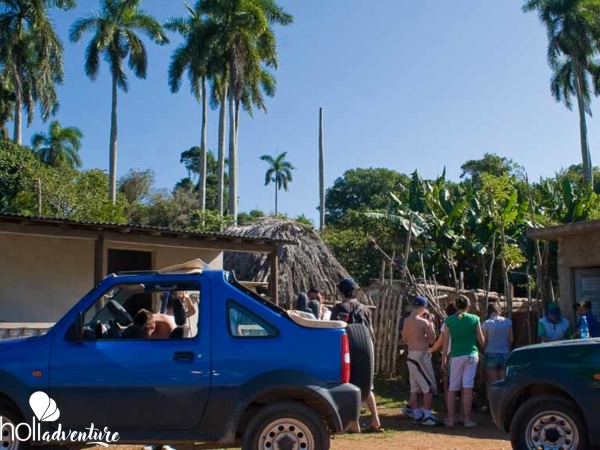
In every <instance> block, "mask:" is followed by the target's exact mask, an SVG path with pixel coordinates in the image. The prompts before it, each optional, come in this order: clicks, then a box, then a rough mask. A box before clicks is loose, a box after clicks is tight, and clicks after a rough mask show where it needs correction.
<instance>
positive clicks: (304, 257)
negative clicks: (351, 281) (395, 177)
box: [223, 218, 368, 307]
mask: <svg viewBox="0 0 600 450" xmlns="http://www.w3.org/2000/svg"><path fill="white" fill-rule="evenodd" d="M226 233H227V234H233V235H235V236H239V237H251V236H252V237H256V236H260V237H266V238H275V237H277V238H282V239H285V240H293V241H296V242H298V245H287V246H282V247H280V249H279V251H278V257H279V299H280V304H281V305H282V306H283V307H290V306H291V305H292V304H293V303H291V302H294V301H295V300H296V298H297V297H298V294H300V293H301V292H307V291H308V290H309V289H310V287H311V286H316V287H318V288H319V289H321V290H322V291H323V293H324V294H325V297H326V301H327V303H331V304H332V303H335V301H336V299H338V300H341V299H340V298H338V294H337V292H336V285H337V283H339V282H340V281H341V280H342V279H344V278H347V277H350V276H351V275H350V274H349V273H348V272H347V271H346V269H344V268H343V267H342V265H341V264H340V263H339V261H338V260H337V259H336V258H335V256H334V255H333V253H332V252H331V251H330V250H329V248H328V247H327V245H326V244H325V242H323V239H321V237H320V236H319V235H318V234H317V233H316V232H315V231H314V230H313V229H312V228H311V227H309V226H307V225H304V224H302V223H299V222H295V221H292V220H281V219H274V218H265V219H260V220H258V221H256V222H252V223H251V224H248V225H243V226H238V227H231V228H228V229H227V230H226ZM223 267H224V269H225V270H232V271H234V272H235V274H236V277H237V278H238V279H239V280H241V281H254V282H267V281H268V279H269V276H270V272H271V264H270V263H269V258H268V255H266V254H261V253H239V252H226V253H225V254H224V256H223ZM358 300H360V301H362V302H364V303H367V302H368V300H367V296H366V295H365V294H363V293H362V292H360V294H359V296H358Z"/></svg>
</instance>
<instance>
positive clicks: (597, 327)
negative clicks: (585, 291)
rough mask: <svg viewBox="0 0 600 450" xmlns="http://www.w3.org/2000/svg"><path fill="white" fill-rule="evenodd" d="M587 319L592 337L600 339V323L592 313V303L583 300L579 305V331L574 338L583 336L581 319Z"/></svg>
mask: <svg viewBox="0 0 600 450" xmlns="http://www.w3.org/2000/svg"><path fill="white" fill-rule="evenodd" d="M584 316H585V318H586V319H587V324H588V330H589V331H590V337H591V338H596V337H600V323H598V319H596V316H594V313H593V312H592V302H591V301H589V300H583V301H580V302H578V303H577V331H576V332H575V334H574V336H573V337H577V338H579V337H580V336H581V318H582V317H584Z"/></svg>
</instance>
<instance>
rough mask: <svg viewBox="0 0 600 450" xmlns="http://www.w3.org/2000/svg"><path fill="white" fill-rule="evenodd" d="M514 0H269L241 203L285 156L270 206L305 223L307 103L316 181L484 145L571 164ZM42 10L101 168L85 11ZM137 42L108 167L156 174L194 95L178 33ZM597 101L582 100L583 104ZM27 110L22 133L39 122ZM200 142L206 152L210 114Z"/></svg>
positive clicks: (563, 116) (544, 164)
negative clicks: (269, 78)
mask: <svg viewBox="0 0 600 450" xmlns="http://www.w3.org/2000/svg"><path fill="white" fill-rule="evenodd" d="M522 3H523V2H522V1H521V0H495V1H477V0H454V1H452V2H442V1H439V0H375V1H371V2H367V1H365V0H362V1H360V0H344V1H334V0H328V1H324V0H281V4H282V5H283V6H284V7H285V8H286V9H287V10H288V11H289V12H290V13H292V14H293V15H294V16H295V23H294V24H293V25H292V26H290V27H287V28H278V29H277V30H276V32H277V36H278V40H279V54H280V69H279V71H278V72H277V73H276V76H277V79H278V88H277V94H276V96H275V97H274V98H273V99H269V100H268V108H269V111H268V113H267V114H263V113H260V112H256V113H255V117H254V119H251V118H250V117H248V116H247V115H243V116H242V118H241V125H240V136H239V157H240V172H239V176H240V180H239V182H240V211H248V210H250V209H253V208H260V209H262V210H264V211H266V212H271V211H272V210H273V209H274V199H273V188H272V186H269V187H265V186H264V171H265V169H266V163H265V162H263V161H260V160H259V156H260V155H262V154H264V153H275V151H276V150H277V149H279V151H287V152H288V159H289V160H290V161H291V162H292V163H293V164H294V165H296V167H297V170H296V171H295V173H294V181H293V183H292V184H291V186H290V191H289V192H283V191H282V192H281V195H280V202H279V205H280V211H281V212H285V213H288V214H289V215H290V216H296V215H299V214H302V213H304V214H305V215H307V216H308V217H310V218H312V219H314V220H315V222H316V223H318V212H317V210H316V207H317V206H318V187H319V184H318V111H319V107H323V108H324V115H325V151H326V184H327V186H328V187H329V186H331V185H332V183H333V182H334V181H335V179H336V178H337V177H339V176H341V175H342V174H343V173H344V171H346V170H348V169H352V168H356V167H387V168H390V169H394V170H397V171H400V172H405V173H410V172H412V171H414V170H415V169H417V170H418V171H419V172H420V173H421V174H422V175H423V176H425V177H435V176H436V175H438V174H439V173H441V171H442V170H443V168H444V166H445V167H446V169H447V171H448V175H449V176H450V177H451V178H453V179H458V177H459V175H460V165H461V164H462V163H463V162H465V161H466V160H468V159H473V158H479V157H481V156H482V155H483V154H484V153H485V152H493V153H498V154H500V155H502V156H506V157H509V158H512V159H514V160H515V161H516V162H518V163H520V164H522V165H523V166H525V168H526V169H527V171H528V173H529V176H530V178H532V179H537V178H539V177H540V176H549V175H553V174H554V173H555V172H556V171H557V170H559V169H560V168H561V167H566V166H568V165H570V164H573V163H579V162H581V154H580V150H579V125H578V119H577V114H576V113H575V112H569V111H568V110H567V109H566V108H565V107H564V106H563V105H561V104H558V103H556V102H555V101H554V100H553V99H552V97H551V95H550V90H549V80H550V75H551V74H550V70H549V68H548V66H547V64H546V59H545V55H546V37H545V30H544V28H543V27H542V26H541V24H540V23H539V22H538V19H537V16H536V14H534V13H533V14H532V13H530V14H523V13H522V12H521V5H522ZM79 4H80V6H79V8H78V9H77V10H76V11H72V12H68V13H63V12H61V13H58V12H54V13H53V17H54V21H55V23H56V27H57V29H58V31H59V33H60V35H61V37H62V38H63V42H64V45H65V71H66V82H65V85H64V86H62V87H60V89H59V96H60V102H61V109H60V112H59V114H58V119H59V120H60V121H61V123H62V124H63V126H77V127H79V128H80V129H81V130H82V131H83V132H84V134H85V137H84V141H83V149H82V158H83V161H84V165H85V168H93V167H94V168H96V167H98V168H102V169H105V170H107V169H108V144H109V131H110V130H109V127H110V79H109V76H108V70H107V67H106V65H104V64H103V65H102V67H101V74H100V77H99V79H98V80H97V81H96V82H94V83H92V82H91V81H90V80H89V79H88V78H86V76H85V74H84V70H83V60H84V50H85V46H86V44H87V39H86V42H80V43H79V44H73V43H70V42H69V41H68V29H69V27H70V25H71V24H72V23H73V21H74V20H75V19H76V18H77V17H79V16H82V15H85V14H87V13H88V12H89V11H90V10H91V9H92V8H97V2H96V1H95V0H80V1H79ZM143 6H144V9H146V10H147V11H148V12H150V13H152V14H154V15H155V16H156V17H157V18H158V19H159V20H161V21H164V20H165V19H166V18H167V17H169V16H173V15H175V16H177V15H183V14H185V12H186V11H185V9H184V7H183V4H182V3H181V2H180V1H177V0H144V1H143ZM170 36H172V42H171V45H170V46H167V47H157V46H154V45H149V46H148V48H149V70H148V78H147V79H146V80H137V79H135V78H134V77H133V74H130V81H131V86H130V91H129V93H128V94H124V93H122V92H120V93H119V145H118V150H119V157H118V175H119V176H121V175H123V174H125V173H126V172H127V171H128V170H129V169H130V168H134V169H147V168H150V169H152V170H154V171H155V172H156V178H157V187H166V188H171V187H172V186H173V185H174V183H175V182H177V181H178V180H179V179H180V178H182V177H184V176H186V172H185V169H184V168H183V166H182V165H181V164H179V155H180V153H181V152H182V151H183V150H186V149H188V148H189V147H191V146H193V145H199V140H200V123H201V108H200V105H199V104H198V103H197V102H196V101H195V100H193V98H192V97H191V96H190V95H189V90H188V87H187V85H184V86H183V87H182V89H181V91H180V92H179V93H178V94H175V95H172V94H171V93H170V92H169V89H168V86H167V67H168V64H169V60H170V56H171V53H172V51H173V50H174V49H175V46H176V45H177V44H178V43H179V39H178V38H177V37H175V36H174V35H170ZM596 105H598V102H597V101H594V103H593V104H592V110H593V111H596V110H597V108H596ZM46 128H47V124H43V123H42V122H41V121H39V120H36V121H35V122H34V124H33V126H32V127H31V128H28V129H25V131H24V142H25V143H28V142H29V139H30V136H31V135H32V134H33V133H34V132H36V131H41V130H45V129H46ZM588 132H589V139H590V148H591V152H592V162H593V163H594V165H599V161H598V160H597V156H598V154H599V152H598V151H596V149H598V148H599V146H600V128H599V127H598V125H597V120H596V119H595V118H594V119H590V120H589V122H588ZM208 141H209V148H211V149H216V143H217V112H216V111H215V112H211V114H210V116H209V128H208Z"/></svg>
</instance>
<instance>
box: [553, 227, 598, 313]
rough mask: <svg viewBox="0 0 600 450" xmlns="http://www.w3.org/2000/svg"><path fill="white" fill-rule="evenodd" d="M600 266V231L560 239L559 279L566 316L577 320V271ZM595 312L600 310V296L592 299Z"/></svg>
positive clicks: (563, 309)
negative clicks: (574, 306)
mask: <svg viewBox="0 0 600 450" xmlns="http://www.w3.org/2000/svg"><path fill="white" fill-rule="evenodd" d="M594 268H600V232H598V233H586V234H582V235H575V236H568V237H564V238H561V239H560V241H559V252H558V279H559V284H560V301H561V310H562V313H563V316H564V317H567V318H569V319H571V320H572V321H573V320H575V311H574V310H573V305H574V304H575V301H576V300H577V299H576V298H575V292H576V286H575V273H576V271H577V269H594ZM599 294H600V292H599ZM590 300H592V302H593V303H594V313H598V312H600V297H599V298H598V299H592V298H591V299H590Z"/></svg>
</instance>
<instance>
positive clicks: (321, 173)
mask: <svg viewBox="0 0 600 450" xmlns="http://www.w3.org/2000/svg"><path fill="white" fill-rule="evenodd" d="M319 206H320V211H319V212H320V216H321V217H320V219H321V220H320V228H321V231H323V230H324V229H325V149H324V148H323V108H319Z"/></svg>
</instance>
